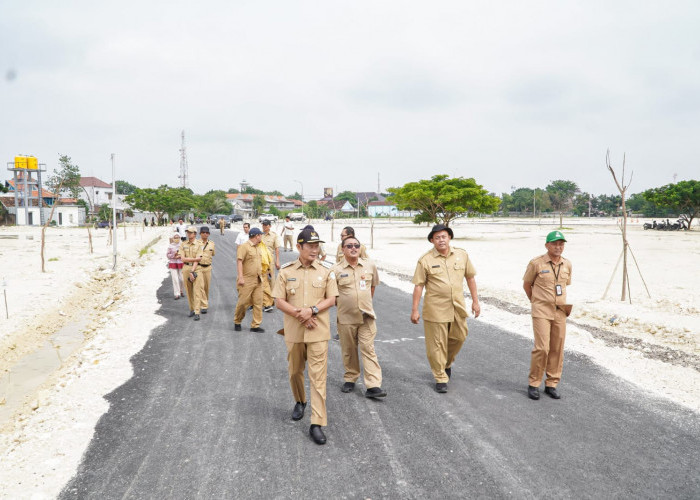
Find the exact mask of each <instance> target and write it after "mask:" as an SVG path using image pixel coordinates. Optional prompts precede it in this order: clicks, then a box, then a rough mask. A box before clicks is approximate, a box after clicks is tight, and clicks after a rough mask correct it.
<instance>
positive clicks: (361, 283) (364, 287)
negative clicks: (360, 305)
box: [360, 280, 367, 290]
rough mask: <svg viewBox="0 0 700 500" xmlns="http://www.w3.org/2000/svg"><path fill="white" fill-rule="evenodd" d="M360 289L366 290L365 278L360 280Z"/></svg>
mask: <svg viewBox="0 0 700 500" xmlns="http://www.w3.org/2000/svg"><path fill="white" fill-rule="evenodd" d="M360 290H367V282H366V281H365V280H360Z"/></svg>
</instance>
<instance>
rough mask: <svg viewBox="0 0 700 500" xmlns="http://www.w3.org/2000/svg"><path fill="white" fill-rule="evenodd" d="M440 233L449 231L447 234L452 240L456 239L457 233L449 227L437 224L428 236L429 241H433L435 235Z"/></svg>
mask: <svg viewBox="0 0 700 500" xmlns="http://www.w3.org/2000/svg"><path fill="white" fill-rule="evenodd" d="M440 231H447V234H449V235H450V238H454V237H455V233H453V232H452V229H450V228H449V227H447V226H446V225H444V224H435V225H434V226H433V228H432V229H431V230H430V234H428V241H433V235H434V234H435V233H439V232H440Z"/></svg>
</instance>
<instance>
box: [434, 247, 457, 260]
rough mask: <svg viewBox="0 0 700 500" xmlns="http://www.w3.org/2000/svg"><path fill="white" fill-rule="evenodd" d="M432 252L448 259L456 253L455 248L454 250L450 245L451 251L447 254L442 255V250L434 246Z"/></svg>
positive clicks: (435, 255) (436, 255)
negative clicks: (439, 250)
mask: <svg viewBox="0 0 700 500" xmlns="http://www.w3.org/2000/svg"><path fill="white" fill-rule="evenodd" d="M432 253H433V257H444V258H445V259H446V258H447V257H449V256H450V255H452V254H453V253H454V250H452V247H451V246H450V251H449V252H447V255H442V254H441V253H440V252H438V251H437V248H435V247H433V250H432Z"/></svg>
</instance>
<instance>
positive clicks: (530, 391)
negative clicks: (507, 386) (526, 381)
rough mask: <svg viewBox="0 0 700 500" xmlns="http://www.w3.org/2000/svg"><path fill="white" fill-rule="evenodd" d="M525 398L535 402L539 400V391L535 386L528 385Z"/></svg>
mask: <svg viewBox="0 0 700 500" xmlns="http://www.w3.org/2000/svg"><path fill="white" fill-rule="evenodd" d="M527 397H528V398H530V399H534V400H535V401H537V400H538V399H540V390H539V389H538V388H537V387H535V386H532V385H528V386H527Z"/></svg>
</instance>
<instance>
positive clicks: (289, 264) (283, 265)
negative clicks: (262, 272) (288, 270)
mask: <svg viewBox="0 0 700 500" xmlns="http://www.w3.org/2000/svg"><path fill="white" fill-rule="evenodd" d="M294 262H295V261H291V262H287V263H285V264H282V265H281V266H280V269H284V268H285V267H289V266H291V265H292V264H294Z"/></svg>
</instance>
